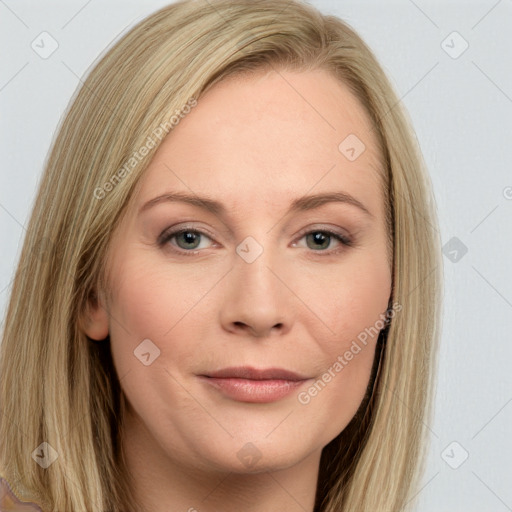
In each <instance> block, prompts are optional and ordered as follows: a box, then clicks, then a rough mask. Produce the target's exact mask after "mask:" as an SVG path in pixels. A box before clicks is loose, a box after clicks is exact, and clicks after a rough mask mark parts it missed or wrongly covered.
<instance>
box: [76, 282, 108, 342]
mask: <svg viewBox="0 0 512 512" xmlns="http://www.w3.org/2000/svg"><path fill="white" fill-rule="evenodd" d="M80 326H81V328H82V330H83V331H84V332H85V334H86V335H87V336H88V337H89V338H91V339H93V340H97V341H100V340H104V339H105V338H106V337H107V336H108V333H109V315H108V311H107V308H106V303H105V300H104V297H103V295H102V294H101V293H98V294H97V293H96V291H95V290H93V291H92V292H91V293H90V294H89V297H88V299H87V304H86V307H85V310H84V311H82V314H81V319H80Z"/></svg>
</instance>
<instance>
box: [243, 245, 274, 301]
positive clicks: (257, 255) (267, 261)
mask: <svg viewBox="0 0 512 512" xmlns="http://www.w3.org/2000/svg"><path fill="white" fill-rule="evenodd" d="M259 238H260V240H261V238H262V237H261V236H259ZM269 240H270V237H266V238H265V241H262V243H260V242H259V241H258V240H256V238H254V237H252V236H248V237H246V238H245V239H244V240H242V242H240V243H239V244H238V245H237V247H236V258H235V261H234V267H235V268H234V270H235V273H236V275H237V276H239V279H240V280H241V283H240V286H241V288H242V289H243V288H244V287H245V288H246V289H247V291H251V292H252V293H267V294H271V295H267V302H271V301H272V299H273V298H275V294H276V292H277V290H276V288H277V283H279V280H278V279H277V278H276V276H275V275H274V272H275V268H277V267H279V264H278V261H277V251H276V250H275V248H272V247H271V245H270V242H269ZM263 243H265V245H263ZM281 286H282V284H281Z"/></svg>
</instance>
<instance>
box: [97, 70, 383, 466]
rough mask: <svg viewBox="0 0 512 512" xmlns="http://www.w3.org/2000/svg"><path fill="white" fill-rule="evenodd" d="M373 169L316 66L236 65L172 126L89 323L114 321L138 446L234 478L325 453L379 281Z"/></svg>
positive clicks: (354, 115)
mask: <svg viewBox="0 0 512 512" xmlns="http://www.w3.org/2000/svg"><path fill="white" fill-rule="evenodd" d="M363 144H364V146H363ZM379 166H380V155H379V153H378V150H377V143H376V139H375V137H374V134H373V132H372V128H371V124H370V121H369V118H368V116H367V115H366V113H365V111H364V110H363V108H362V107H361V105H360V104H359V103H358V102H357V100H356V99H355V98H354V96H352V95H351V93H350V92H349V90H348V88H347V87H346V86H345V85H343V84H341V83H339V82H338V81H336V80H335V79H334V78H332V77H331V75H329V74H327V73H326V72H325V71H314V72H301V73H299V72H291V71H282V72H280V73H276V72H269V73H263V72H261V73H258V74H257V75H255V76H252V77H245V78H243V79H242V78H240V77H235V78H230V79H228V80H225V81H223V82H221V83H219V84H217V85H216V86H214V87H213V88H212V89H211V90H210V91H208V93H207V94H206V95H204V96H203V97H201V98H200V99H199V101H198V104H197V106H195V107H194V108H192V109H191V111H190V113H189V114H187V115H186V116H185V118H184V119H182V120H181V121H180V123H179V124H178V125H177V126H176V127H175V128H174V129H173V130H172V132H170V134H169V135H168V137H167V138H166V139H165V140H164V141H163V143H162V144H161V146H160V147H159V149H158V151H157V153H156V155H155V156H154V158H153V160H152V161H151V163H150V165H149V167H148V168H147V171H146V172H145V174H144V176H143V177H142V179H141V181H140V182H139V188H138V189H137V194H136V195H135V196H134V197H133V198H132V199H131V202H130V204H129V205H128V209H127V212H126V215H125V216H124V217H123V219H122V222H121V224H120V225H119V226H118V229H117V231H116V233H115V235H114V237H113V240H112V243H111V246H110V253H109V261H108V263H109V265H108V268H109V272H110V282H111V286H112V289H111V293H112V296H111V297H110V298H109V299H108V302H105V299H104V297H106V296H108V295H106V294H103V295H102V294H101V293H100V298H101V301H102V302H100V304H103V307H98V308H97V309H96V310H95V311H94V312H93V314H92V316H91V318H92V320H91V323H90V325H89V327H88V334H89V335H90V336H91V337H94V338H97V339H101V338H102V337H105V336H106V334H107V333H110V340H111V344H112V354H113V359H114V364H115V367H116V370H117V373H118V376H119V378H120V382H121V387H122V389H123V391H124V394H125V395H126V398H127V403H128V404H129V410H128V412H129V414H128V415H127V418H126V423H125V425H124V428H125V429H126V431H127V432H129V433H131V434H130V437H129V438H130V443H131V447H130V448H131V450H132V451H133V452H136V453H138V454H139V455H140V457H142V458H146V459H147V458H150V459H151V460H152V462H153V464H154V466H157V467H159V468H164V467H165V466H167V465H178V466H181V467H189V468H196V469H197V468H198V467H199V468H201V469H204V470H223V471H230V472H239V473H240V472H256V471H263V470H269V469H279V468H287V467H291V466H293V465H295V464H298V463H299V462H300V461H303V460H304V459H305V458H306V457H309V456H311V457H313V458H315V460H319V457H320V452H321V449H322V448H323V447H324V446H325V445H326V444H327V443H329V442H330V441H331V440H332V439H333V438H334V437H336V436H337V435H338V434H339V433H340V432H341V431H342V430H343V429H344V428H345V426H346V425H347V424H348V423H349V421H350V420H351V418H352V417H353V416H354V414H355V413H356V410H357V409H358V406H359V405H360V403H361V401H362V399H363V396H364V393H365V391H366V388H367V385H368V382H369V378H370V371H371V367H372V362H373V357H374V349H375V342H376V340H377V335H376V334H375V329H372V331H371V334H370V335H368V332H369V331H368V329H370V328H372V327H374V326H375V325H378V326H379V328H382V325H381V323H380V324H379V319H381V318H382V314H383V313H384V312H385V310H386V308H387V305H388V300H389V297H390V293H391V272H390V266H389V261H388V259H387V252H386V238H387V233H386V226H385V220H384V219H385V217H384V215H385V212H384V197H383V195H382V189H381V177H380V174H379V173H380V171H379ZM175 194H179V195H180V197H183V198H184V197H185V196H187V197H188V198H190V199H187V200H185V199H182V200H178V199H179V198H175V199H172V197H173V195H175ZM334 194H337V196H334ZM316 195H318V196H320V198H319V199H316V200H315V199H311V196H316ZM324 195H325V197H326V198H327V199H333V198H335V197H337V199H338V200H325V198H324V199H322V197H323V196H324ZM350 197H351V198H353V199H347V198H350ZM199 199H204V203H201V202H200V201H199ZM103 200H108V199H103ZM210 201H211V202H210ZM213 201H214V202H215V203H213ZM296 201H298V203H297V204H295V202H296ZM357 202H358V203H357ZM294 204H295V208H294V207H293V206H294ZM358 204H360V205H361V206H358ZM365 209H366V211H365ZM180 230H182V231H181V234H180V233H176V232H177V231H180ZM328 232H332V233H333V234H329V233H328ZM338 236H339V238H337V237H338ZM346 243H348V245H345V244H346ZM105 310H108V315H107V314H106V313H105ZM365 330H366V331H365ZM363 333H366V336H365V335H364V334H363ZM358 336H359V337H358ZM362 339H365V342H366V343H363V342H361V340H362ZM356 346H358V347H359V351H357V348H356ZM350 354H351V355H352V356H351V357H350ZM336 363H338V364H336ZM233 368H238V369H240V368H245V370H246V371H247V368H250V369H253V370H267V369H270V370H269V371H268V373H267V374H265V373H262V374H260V375H256V374H250V373H244V370H241V373H236V371H234V370H232V369H233ZM224 369H227V370H225V372H224V373H223V374H221V377H219V378H213V377H212V375H213V374H214V372H219V371H221V370H224ZM230 369H231V370H230ZM283 371H288V372H293V373H294V374H297V375H298V376H299V377H297V378H299V379H302V380H298V381H297V380H295V381H293V382H292V381H291V380H289V379H290V378H291V377H290V376H287V375H285V374H284V373H283ZM329 376H330V378H329ZM243 377H246V378H243ZM247 377H259V378H263V380H259V382H258V381H256V380H251V379H248V378H247ZM316 457H318V459H316Z"/></svg>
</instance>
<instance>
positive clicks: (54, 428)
mask: <svg viewBox="0 0 512 512" xmlns="http://www.w3.org/2000/svg"><path fill="white" fill-rule="evenodd" d="M265 67H267V68H273V69H276V70H279V69H291V70H299V71H302V70H304V71H305V70H313V69H324V70H328V71H329V72H331V73H332V74H333V75H334V76H336V77H337V78H339V80H341V81H342V82H343V83H345V84H347V85H348V86H349V87H350V89H351V91H352V92H353V93H354V94H355V95H356V96H357V98H358V99H359V100H360V102H361V104H362V106H364V108H365V109H366V111H367V112H368V114H369V115H370V118H371V120H372V123H373V130H374V132H375V135H376V136H377V139H378V141H379V144H380V146H381V153H382V164H383V168H384V170H385V172H384V173H383V175H382V178H383V179H382V186H383V191H384V194H385V198H386V201H387V204H386V211H387V225H388V229H389V239H390V243H391V249H392V250H391V254H392V267H393V291H392V298H393V301H395V303H400V304H401V305H402V306H403V307H402V310H401V312H400V314H398V315H396V316H395V317H394V318H393V319H392V321H391V325H390V327H389V329H387V330H386V331H385V332H386V335H385V337H384V338H383V339H382V340H381V345H380V349H379V351H378V352H376V358H375V363H374V371H373V374H372V379H371V381H370V385H369V387H368V390H369V391H368V393H367V396H366V397H365V399H364V401H363V403H362V404H361V407H360V410H359V411H358V413H357V414H356V416H355V417H354V418H353V420H352V421H351V423H350V424H349V425H348V426H347V428H346V429H345V430H344V431H343V432H342V433H341V434H340V435H339V436H338V437H336V438H335V439H334V440H333V441H331V443H329V444H328V445H327V446H326V447H325V448H324V450H323V453H322V458H321V463H320V474H319V480H318V489H317V496H316V505H315V509H314V510H315V512H320V511H321V512H334V511H343V512H349V511H354V512H355V511H357V512H370V511H371V512H374V511H375V510H378V511H381V512H384V511H393V512H395V511H397V510H402V509H403V508H404V507H406V506H407V504H409V505H408V506H410V505H411V503H412V502H411V499H412V496H414V494H415V493H416V492H417V490H418V489H417V488H418V485H419V479H420V477H421V475H422V472H423V469H424V459H425V455H426V447H427V436H428V432H427V431H426V425H428V422H429V419H430V417H431V414H432V397H433V388H434V373H435V368H436V358H437V356H436V354H437V340H438V335H439V323H440V306H439V304H440V299H441V293H442V291H441V275H442V269H441V259H440V256H439V254H440V242H439V239H438V236H437V234H436V227H437V218H436V215H437V214H436V211H435V203H434V199H433V197H432V193H431V189H430V181H429V178H428V175H427V172H426V170H425V166H424V163H423V161H422V158H421V154H420V151H419V149H418V147H417V142H416V140H415V138H414V136H413V133H414V132H413V130H412V128H411V127H410V123H409V121H408V118H407V116H406V114H405V113H404V111H403V110H402V107H401V105H400V102H399V99H398V98H397V95H396V94H395V92H394V91H393V89H392V86H391V85H390V83H389V81H388V79H387V78H386V76H385V74H384V72H383V71H382V69H381V67H380V66H379V64H378V62H377V61H376V59H375V57H374V55H373V54H372V52H371V51H370V49H369V48H368V47H367V46H366V44H365V43H364V42H363V41H362V40H361V38H360V37H359V36H358V35H357V34H356V33H355V32H354V31H353V30H352V29H351V28H350V27H349V26H348V25H347V24H346V23H344V22H343V21H341V20H340V19H338V18H337V17H335V16H328V15H322V14H321V13H319V12H318V11H317V10H316V9H314V8H313V7H311V6H309V5H308V4H306V3H303V2H300V1H298V0H297V1H293V2H290V0H259V1H258V2H253V1H250V0H217V1H212V2H204V1H199V0H192V1H181V2H178V3H175V4H171V5H169V6H167V7H165V8H163V9H161V10H159V11H157V12H155V13H154V14H152V15H150V16H149V17H147V18H146V19H144V20H143V21H142V22H140V23H138V24H137V25H136V26H135V27H134V28H133V29H131V30H130V31H129V32H128V33H126V34H125V35H124V36H123V37H122V38H121V39H120V40H119V41H117V42H116V43H115V44H114V45H113V46H112V48H111V49H109V50H108V52H106V53H105V54H104V55H103V56H102V57H101V59H100V60H99V62H98V63H97V64H96V65H95V66H94V68H93V69H92V70H91V71H90V72H89V74H88V76H87V79H86V80H85V81H84V82H83V86H82V87H80V89H79V90H78V91H77V93H76V94H75V97H74V98H73V99H72V102H71V103H70V108H69V110H68V111H67V113H66V115H65V117H64V119H63V122H62V124H61V125H60V126H59V130H58V133H57V136H56V138H55V139H54V141H53V144H52V149H51V152H50V153H49V157H48V160H47V162H46V164H45V171H44V175H43V178H42V182H41V184H40V189H39V193H38V195H37V199H36V201H35V205H34V208H33V211H32V213H31V217H30V222H29V225H28V228H27V234H26V237H25V240H24V245H23V250H22V253H21V257H20V261H19V265H18V268H17V271H16V275H15V279H14V282H13V288H12V293H11V297H10V302H9V304H8V309H7V313H6V318H5V327H4V334H3V340H2V343H1V346H0V350H1V353H0V399H1V412H2V414H1V415H0V439H2V443H1V445H0V470H1V472H2V474H3V475H4V476H5V477H6V478H7V480H8V481H9V482H10V483H11V485H12V487H13V490H14V491H15V493H17V494H18V496H23V497H24V498H25V499H27V500H31V501H35V502H37V503H39V504H40V505H41V506H42V507H43V510H45V511H46V510H48V511H49V510H57V511H85V510H87V511H89V510H90V511H94V512H99V511H106V510H108V511H115V512H121V511H123V512H125V511H127V510H135V509H134V508H133V502H132V500H133V496H132V495H131V491H130V484H129V480H128V476H127V472H126V466H125V461H124V458H123V454H122V450H121V444H122V442H121V441H122V440H121V439H120V429H119V425H120V422H121V421H122V416H123V410H124V396H123V393H122V392H121V387H120V383H119V376H117V375H116V372H115V369H114V366H113V364H112V359H111V356H110V350H109V344H108V343H103V344H101V343H100V344H96V343H93V342H92V341H91V340H90V339H88V338H87V336H86V335H85V334H84V332H83V331H82V329H81V328H80V318H81V317H82V315H83V312H84V311H85V309H86V305H87V302H88V300H94V290H95V289H96V287H97V285H98V284H99V283H103V282H104V275H103V273H104V272H103V271H104V263H105V255H106V251H107V248H108V244H109V240H110V237H111V234H112V232H113V231H114V229H115V227H116V225H117V223H118V221H119V219H120V216H121V214H122V212H123V211H124V209H125V207H126V205H127V203H128V201H129V199H130V197H131V196H132V194H133V191H134V187H135V185H136V184H137V182H138V180H139V178H140V177H141V175H142V174H143V172H144V170H145V168H146V167H147V165H148V163H149V161H150V160H151V156H152V155H153V154H154V152H155V151H156V150H157V149H158V146H159V144H160V142H161V141H160V140H158V141H156V143H155V144H153V147H149V145H148V136H149V135H150V134H154V133H155V129H156V128H157V127H159V126H164V125H165V124H166V123H167V124H168V122H169V119H170V118H171V117H172V116H173V115H174V114H175V112H176V110H180V109H182V108H183V106H184V105H186V104H187V102H190V100H191V98H192V99H197V100H199V101H200V97H201V95H202V94H204V92H205V91H207V90H208V89H209V88H211V87H212V86H213V85H214V84H215V83H217V82H219V81H220V80H223V79H224V78H226V77H227V76H230V75H235V74H237V73H242V72H251V71H256V70H260V69H262V68H265ZM340 142H341V141H340ZM144 145H146V146H148V152H147V155H146V157H145V158H144V159H141V160H140V162H137V165H135V166H133V168H130V169H129V170H126V167H125V171H126V172H123V173H121V172H119V170H120V169H122V168H123V166H125V165H126V162H127V161H130V158H131V157H132V156H133V154H134V153H135V152H137V150H138V149H139V148H141V147H142V146H144ZM121 174H122V177H121ZM113 176H117V178H116V179H114V178H113ZM107 183H111V186H110V185H108V186H107V185H106V184H107ZM99 189H102V190H103V192H101V194H100V193H99V192H98V190H99ZM107 191H108V193H106V192H107ZM99 195H102V196H104V197H102V198H98V196H99ZM105 346H106V348H105ZM4 440H7V442H5V441H4ZM42 442H47V443H49V445H50V446H51V447H52V448H53V449H55V450H56V452H57V453H58V459H57V460H56V462H54V463H53V464H52V465H50V466H49V467H48V468H46V469H43V468H42V467H40V466H39V465H38V464H36V463H35V462H34V460H32V457H31V454H32V453H33V451H34V450H35V449H36V447H38V446H39V445H40V444H41V443H42Z"/></svg>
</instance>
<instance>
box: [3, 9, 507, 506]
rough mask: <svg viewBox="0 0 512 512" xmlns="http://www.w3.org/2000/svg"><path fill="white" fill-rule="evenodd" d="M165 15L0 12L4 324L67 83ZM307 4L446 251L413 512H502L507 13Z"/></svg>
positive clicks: (71, 88)
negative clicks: (352, 74) (423, 200)
mask: <svg viewBox="0 0 512 512" xmlns="http://www.w3.org/2000/svg"><path fill="white" fill-rule="evenodd" d="M167 3H168V2H167V1H164V0H151V1H150V0H145V1H140V0H138V1H127V0H123V1H113V0H108V1H105V0H103V1H101V2H100V1H99V0H90V1H88V2H87V1H85V0H84V1H82V0H73V1H70V0H67V1H61V2H56V1H46V2H44V3H43V2H41V3H36V2H31V1H28V0H23V1H15V0H0V40H1V49H2V50H1V63H0V64H1V65H0V105H1V118H0V119H1V123H0V126H1V137H0V148H1V153H0V154H1V155H2V159H1V171H0V230H1V240H2V243H1V246H0V247H1V249H0V250H1V259H0V313H1V314H2V317H3V314H4V312H5V308H6V305H7V300H8V296H9V292H10V289H11V279H12V276H13V272H14V268H15V265H16V261H17V258H18V257H19V253H20V248H21V241H22V239H23V236H24V233H25V230H24V225H25V224H26V223H27V220H28V215H29V212H30V208H31V205H32V201H33V199H34V196H35V193H36V187H37V184H38V180H39V179H40V176H41V172H42V167H43V163H44V161H45V158H46V155H47V152H48V149H49V146H50V143H51V141H52V138H53V136H54V132H55V129H56V127H57V124H58V122H59V120H60V117H61V115H62V113H63V111H64V109H65V107H66V105H67V103H68V101H69V99H70V97H71V95H72V94H73V92H74V90H75V88H76V87H77V85H78V84H79V77H81V76H82V75H83V74H84V73H85V72H86V71H87V70H88V69H89V68H90V66H91V64H92V63H93V61H95V59H96V58H97V57H98V55H100V54H102V53H103V52H104V51H105V48H106V47H107V46H108V45H110V43H111V42H112V41H113V39H114V38H117V37H118V36H119V35H120V34H121V33H123V32H124V31H125V30H126V29H128V28H130V27H131V26H133V24H134V23H136V22H138V21H139V20H141V19H142V18H144V17H145V16H146V15H148V14H150V13H151V12H153V11H155V10H156V9H158V8H160V7H162V6H164V5H166V4H167ZM311 3H312V4H313V5H315V6H316V7H318V8H319V9H320V10H321V11H323V12H325V13H327V12H328V13H333V14H336V15H338V16H340V17H341V18H343V19H345V20H346V21H347V22H348V23H349V24H351V25H352V26H353V27H354V28H355V29H356V30H357V31H358V32H359V33H360V35H361V36H362V37H363V38H364V39H365V40H366V41H367V43H368V44H369V45H370V46H371V48H372V49H373V50H374V52H375V53H376V55H377V57H378V59H379V60H380V62H381V64H382V66H383V67H384V69H385V71H386V72H387V73H388V75H389V76H390V78H391V80H392V83H393V84H394V86H395V88H396V90H397V92H398V94H399V96H400V97H401V101H402V102H403V103H404V104H405V106H406V107H407V109H408V111H409V114H410V116H411V119H412V121H413V124H414V127H415V129H416V133H417V136H418V139H419V141H420V145H421V147H422V150H423V153H424V156H425V159H426V161H427V164H428V167H429V169H430V175H431V178H432V182H433V186H434V193H435V196H436V200H437V205H438V211H439V217H440V229H441V237H442V241H443V244H449V245H448V246H447V247H446V250H445V253H446V254H445V257H444V258H443V260H444V265H445V312H444V321H443V322H444V323H443V334H442V341H441V352H440V366H439V378H438V391H437V399H436V416H435V420H434V421H433V422H432V424H430V425H426V426H425V428H428V429H429V431H430V433H431V439H432V442H431V447H430V452H429V461H428V468H427V471H426V474H425V478H424V486H423V489H422V491H421V492H420V495H419V501H418V508H417V510H418V512H427V511H428V512H433V511H435V512H442V511H464V512H472V511H475V512H477V511H478V512H482V511H484V510H485V511H490V510H492V511H495V512H505V511H507V510H510V511H512V486H511V485H510V484H511V483H512V462H511V461H512V440H511V436H510V433H511V425H512V404H511V402H512V372H511V371H510V365H511V362H512V339H511V336H510V332H511V330H512V272H511V271H510V270H509V264H510V261H511V260H512V243H511V235H512V222H511V218H512V141H511V135H512V68H511V53H512V1H511V0H500V1H496V0H488V1H487V0H486V1H479V2H476V1H473V2H462V1H460V2H454V1H451V2H441V1H437V2H434V1H426V0H417V1H416V2H413V1H410V0H401V1H394V2H386V3H385V2H377V1H359V2H355V1H353V2H343V1H342V2H337V1H335V0H330V1H329V0H316V1H313V2H311ZM43 31H47V32H49V33H50V34H51V35H52V37H53V38H55V40H56V41H57V42H58V45H59V47H58V49H57V50H56V51H55V52H54V53H53V54H52V55H51V56H50V57H48V58H47V59H43V58H41V57H40V56H39V55H38V54H37V53H36V52H35V51H34V50H33V49H32V48H31V43H32V41H34V40H36V42H37V41H38V40H39V39H38V37H39V35H40V34H41V32H43ZM454 31H456V32H458V33H459V34H460V36H458V35H456V34H455V35H453V34H452V33H453V32H454ZM450 34H452V35H450ZM443 41H444V43H443ZM464 41H466V42H467V44H469V47H468V48H467V50H466V51H464V52H463V53H462V54H461V55H458V54H459V53H460V52H461V50H462V49H463V48H464V46H465V43H464ZM450 53H451V55H450ZM453 57H457V58H453ZM454 237H456V239H455V240H452V239H453V238H454ZM464 247H465V248H467V253H465V254H463V253H464V250H465V249H464ZM453 442H455V443H456V444H451V443H453ZM466 453H467V454H468V458H467V460H465V461H464V460H463V459H464V457H465V455H466ZM456 466H458V467H457V468H456V469H455V467H456Z"/></svg>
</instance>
